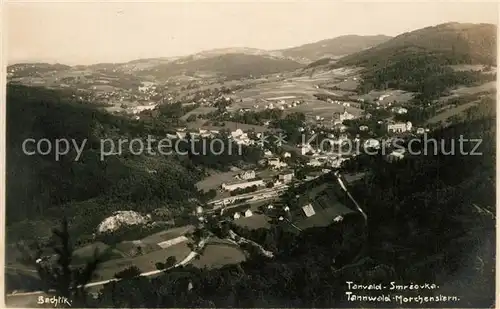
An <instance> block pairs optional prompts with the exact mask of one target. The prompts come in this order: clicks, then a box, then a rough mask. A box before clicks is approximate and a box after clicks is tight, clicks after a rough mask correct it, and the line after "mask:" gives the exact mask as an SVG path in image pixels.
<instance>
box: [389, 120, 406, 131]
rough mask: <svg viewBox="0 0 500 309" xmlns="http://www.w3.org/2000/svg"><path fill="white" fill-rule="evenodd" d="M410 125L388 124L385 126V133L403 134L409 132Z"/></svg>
mask: <svg viewBox="0 0 500 309" xmlns="http://www.w3.org/2000/svg"><path fill="white" fill-rule="evenodd" d="M411 128H412V124H411V122H410V121H408V122H407V123H404V122H398V123H389V124H387V132H389V133H403V132H407V131H411Z"/></svg>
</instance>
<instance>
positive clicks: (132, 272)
mask: <svg viewBox="0 0 500 309" xmlns="http://www.w3.org/2000/svg"><path fill="white" fill-rule="evenodd" d="M140 274H141V270H140V269H139V268H138V267H137V266H130V267H128V268H125V269H124V270H122V271H119V272H117V273H116V274H115V278H116V279H132V278H135V277H137V276H139V275H140Z"/></svg>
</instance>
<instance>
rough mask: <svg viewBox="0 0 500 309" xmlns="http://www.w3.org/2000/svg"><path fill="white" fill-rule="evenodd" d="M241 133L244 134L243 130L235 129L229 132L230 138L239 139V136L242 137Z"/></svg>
mask: <svg viewBox="0 0 500 309" xmlns="http://www.w3.org/2000/svg"><path fill="white" fill-rule="evenodd" d="M243 133H244V132H243V130H241V129H236V130H235V131H232V132H231V136H232V137H233V138H236V137H239V136H241V135H243Z"/></svg>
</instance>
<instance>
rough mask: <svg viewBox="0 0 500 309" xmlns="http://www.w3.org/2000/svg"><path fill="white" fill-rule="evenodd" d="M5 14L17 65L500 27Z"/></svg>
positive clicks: (62, 11) (397, 8)
mask: <svg viewBox="0 0 500 309" xmlns="http://www.w3.org/2000/svg"><path fill="white" fill-rule="evenodd" d="M4 9H5V10H4V18H3V19H2V20H3V22H4V26H5V27H6V34H7V35H6V41H7V42H6V45H7V47H6V52H7V59H8V63H9V64H12V63H17V62H28V61H38V62H41V61H43V62H51V63H54V62H58V63H64V64H70V65H75V64H92V63H100V62H125V61H130V60H134V59H140V58H153V57H175V56H183V55H188V54H192V53H196V52H200V51H202V50H209V49H213V48H224V47H254V48H261V49H281V48H287V47H293V46H297V45H302V44H306V43H311V42H315V41H319V40H323V39H328V38H333V37H336V36H340V35H346V34H358V35H376V34H385V35H390V36H395V35H398V34H401V33H403V32H407V31H412V30H415V29H418V28H423V27H427V26H433V25H437V24H440V23H444V22H451V21H456V22H471V23H481V22H485V23H494V24H496V23H497V20H498V8H497V4H496V3H493V2H489V3H478V2H429V1H427V2H420V3H412V2H374V1H371V2H370V1H367V0H365V2H363V3H361V2H358V3H356V2H349V1H326V0H323V1H312V0H309V1H300V2H298V1H296V2H284V1H276V2H265V1H252V2H247V1H245V2H229V1H227V2H212V3H208V2H206V1H199V2H186V1H184V2H180V1H179V2H142V3H137V2H135V3H134V2H108V3H106V2H95V1H87V2H73V3H71V2H50V3H48V2H45V3H42V2H15V1H12V0H11V1H10V2H9V3H8V4H6V5H5V6H4ZM4 29H5V28H4Z"/></svg>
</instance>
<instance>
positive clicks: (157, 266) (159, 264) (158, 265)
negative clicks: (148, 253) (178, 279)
mask: <svg viewBox="0 0 500 309" xmlns="http://www.w3.org/2000/svg"><path fill="white" fill-rule="evenodd" d="M155 266H156V269H158V270H163V269H165V263H161V262H158V263H156V264H155Z"/></svg>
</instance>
